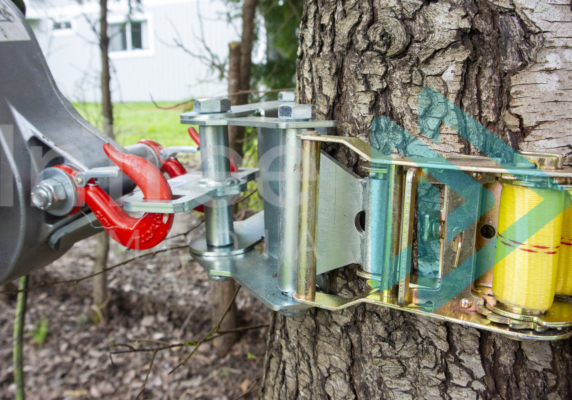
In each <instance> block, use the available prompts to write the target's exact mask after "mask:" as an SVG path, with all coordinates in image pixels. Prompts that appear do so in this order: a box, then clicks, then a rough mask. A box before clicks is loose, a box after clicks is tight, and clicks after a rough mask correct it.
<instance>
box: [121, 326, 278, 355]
mask: <svg viewBox="0 0 572 400" xmlns="http://www.w3.org/2000/svg"><path fill="white" fill-rule="evenodd" d="M269 326H270V325H268V324H262V325H254V326H244V327H242V328H235V329H229V330H226V331H220V332H215V333H216V336H209V335H207V336H205V337H204V338H203V339H202V342H203V343H205V342H211V341H213V340H214V339H216V338H219V337H221V336H223V335H226V334H228V333H235V332H245V331H252V330H255V329H262V328H268V327H269ZM199 343H201V342H200V341H199V342H183V343H173V344H169V345H166V346H161V347H151V348H144V349H136V348H135V347H133V346H131V345H129V344H127V343H119V344H116V345H114V346H115V347H120V346H121V347H127V348H128V349H129V350H120V351H114V352H112V353H110V354H113V355H116V354H130V353H150V352H152V351H162V350H169V349H176V348H177V347H185V346H197V345H198V344H199Z"/></svg>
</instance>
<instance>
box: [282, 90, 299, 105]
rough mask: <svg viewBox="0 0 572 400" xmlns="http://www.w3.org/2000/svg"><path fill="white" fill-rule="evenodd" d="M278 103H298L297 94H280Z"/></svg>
mask: <svg viewBox="0 0 572 400" xmlns="http://www.w3.org/2000/svg"><path fill="white" fill-rule="evenodd" d="M278 101H283V102H292V103H293V102H294V101H296V93H294V92H279V93H278Z"/></svg>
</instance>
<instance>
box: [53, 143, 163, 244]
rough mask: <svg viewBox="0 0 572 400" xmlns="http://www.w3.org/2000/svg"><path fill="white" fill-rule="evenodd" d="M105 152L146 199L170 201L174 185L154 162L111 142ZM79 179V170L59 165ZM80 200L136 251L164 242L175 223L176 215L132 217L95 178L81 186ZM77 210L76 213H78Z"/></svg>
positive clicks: (118, 239)
mask: <svg viewBox="0 0 572 400" xmlns="http://www.w3.org/2000/svg"><path fill="white" fill-rule="evenodd" d="M103 151H105V154H107V156H108V157H109V159H110V160H111V161H113V163H114V164H115V165H117V166H118V167H119V169H120V170H121V171H123V172H124V173H125V174H126V175H127V176H128V177H129V178H131V179H132V180H133V182H135V184H136V185H137V186H138V187H139V188H140V189H141V191H142V192H143V196H144V197H145V199H146V200H170V199H171V198H172V193H171V187H170V186H169V184H168V183H167V180H166V179H165V177H164V176H163V174H162V173H161V171H159V170H158V169H157V168H156V167H155V166H154V165H153V164H152V163H150V162H149V161H147V160H145V159H144V158H141V157H138V156H135V155H131V154H125V153H121V152H120V151H118V150H116V149H115V148H114V147H113V146H111V145H110V144H107V143H106V144H104V145H103ZM56 168H60V169H62V170H63V171H65V172H67V173H68V174H69V175H71V177H72V178H73V179H74V180H75V175H77V173H78V172H77V171H76V170H74V169H73V168H71V167H69V166H67V165H58V166H56ZM77 191H78V203H79V202H81V204H83V201H85V204H87V205H88V206H89V208H90V209H91V210H92V211H93V213H94V215H95V216H96V217H97V219H98V220H99V222H100V223H101V226H103V228H104V229H105V231H106V232H107V233H108V234H109V236H110V237H111V238H113V239H114V240H115V241H116V242H118V243H119V244H121V245H123V246H125V247H128V248H130V249H133V250H146V249H150V248H151V247H154V246H156V245H158V244H159V243H161V241H162V240H163V239H164V238H165V237H166V236H167V234H168V233H169V231H170V230H171V226H172V225H173V219H174V215H173V214H157V213H146V214H145V215H143V216H142V217H140V218H134V217H131V216H129V215H128V214H127V213H126V212H125V211H123V210H122V209H121V208H119V206H118V205H117V204H116V203H115V201H114V200H113V199H112V198H111V197H109V195H108V194H107V193H105V191H104V190H103V189H102V188H101V187H99V186H98V185H97V184H95V182H94V181H93V180H91V181H90V182H87V184H86V185H85V187H77ZM77 211H78V209H77V208H76V209H74V210H73V211H72V213H75V212H77Z"/></svg>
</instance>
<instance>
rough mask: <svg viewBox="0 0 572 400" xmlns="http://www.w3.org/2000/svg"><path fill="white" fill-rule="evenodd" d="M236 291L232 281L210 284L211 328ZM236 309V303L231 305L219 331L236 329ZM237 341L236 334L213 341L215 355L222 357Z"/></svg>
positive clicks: (218, 319)
mask: <svg viewBox="0 0 572 400" xmlns="http://www.w3.org/2000/svg"><path fill="white" fill-rule="evenodd" d="M235 291H236V285H235V283H234V280H233V279H229V280H228V281H222V282H212V287H211V300H212V304H213V311H212V322H213V326H214V325H215V324H216V323H218V321H220V319H221V318H222V316H223V314H224V312H225V311H226V308H227V307H228V304H229V303H230V301H231V300H232V297H233V296H234V292H235ZM237 322H238V321H237V307H236V302H234V303H233V304H232V307H231V309H230V311H229V312H228V314H227V315H226V317H225V319H224V321H223V322H222V324H221V327H220V330H221V331H226V330H231V329H235V328H237ZM237 339H238V333H229V334H226V335H223V336H221V337H220V338H218V339H215V340H214V341H213V343H214V347H215V351H216V354H217V355H218V356H219V357H224V356H225V355H226V354H228V352H229V351H230V349H231V348H232V346H233V345H234V344H235V343H236V341H237Z"/></svg>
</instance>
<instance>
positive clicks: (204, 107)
mask: <svg viewBox="0 0 572 400" xmlns="http://www.w3.org/2000/svg"><path fill="white" fill-rule="evenodd" d="M194 110H195V111H196V112H198V113H199V114H214V113H225V112H229V111H230V99H227V98H224V97H217V98H214V99H197V100H195V103H194Z"/></svg>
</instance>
